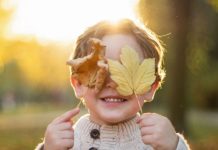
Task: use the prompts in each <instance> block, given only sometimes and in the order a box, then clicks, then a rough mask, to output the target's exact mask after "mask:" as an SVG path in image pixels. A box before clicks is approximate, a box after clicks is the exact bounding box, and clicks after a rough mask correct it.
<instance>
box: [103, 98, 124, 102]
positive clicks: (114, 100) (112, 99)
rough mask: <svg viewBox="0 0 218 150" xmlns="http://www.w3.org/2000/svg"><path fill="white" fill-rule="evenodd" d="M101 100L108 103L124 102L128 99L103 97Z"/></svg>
mask: <svg viewBox="0 0 218 150" xmlns="http://www.w3.org/2000/svg"><path fill="white" fill-rule="evenodd" d="M101 100H102V101H104V102H107V103H122V102H126V101H127V99H124V98H101Z"/></svg>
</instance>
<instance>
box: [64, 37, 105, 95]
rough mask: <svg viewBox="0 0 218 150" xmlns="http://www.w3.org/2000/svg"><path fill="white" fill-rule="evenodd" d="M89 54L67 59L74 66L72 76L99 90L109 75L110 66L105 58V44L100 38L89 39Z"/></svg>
mask: <svg viewBox="0 0 218 150" xmlns="http://www.w3.org/2000/svg"><path fill="white" fill-rule="evenodd" d="M89 47H90V48H89V51H90V52H91V53H90V54H89V55H87V56H85V57H82V58H77V59H73V60H69V61H67V64H68V65H70V66H72V77H74V78H75V79H77V80H78V81H79V82H80V83H81V84H83V85H85V86H88V87H90V88H95V90H96V91H99V90H100V89H101V88H102V86H103V84H104V80H105V78H106V76H107V72H108V67H107V64H106V61H105V58H104V54H105V45H104V44H103V43H102V42H101V41H100V40H99V39H94V38H92V39H90V40H89Z"/></svg>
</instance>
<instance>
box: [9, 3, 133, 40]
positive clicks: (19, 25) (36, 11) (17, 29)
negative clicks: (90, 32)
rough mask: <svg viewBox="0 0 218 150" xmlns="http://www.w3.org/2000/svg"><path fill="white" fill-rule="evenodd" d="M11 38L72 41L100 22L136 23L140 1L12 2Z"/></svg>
mask: <svg viewBox="0 0 218 150" xmlns="http://www.w3.org/2000/svg"><path fill="white" fill-rule="evenodd" d="M12 1H13V4H14V5H15V6H16V11H15V13H14V15H13V18H12V22H11V25H10V28H9V31H10V32H9V34H10V35H11V36H18V35H30V36H35V37H37V38H41V39H49V40H60V41H68V40H73V39H74V38H75V37H76V36H78V35H79V34H81V33H82V31H84V29H85V28H87V27H88V26H91V25H93V24H95V23H96V22H98V21H100V20H109V21H112V22H116V21H117V20H119V19H120V18H130V19H134V18H135V15H134V6H135V4H136V3H137V0H12Z"/></svg>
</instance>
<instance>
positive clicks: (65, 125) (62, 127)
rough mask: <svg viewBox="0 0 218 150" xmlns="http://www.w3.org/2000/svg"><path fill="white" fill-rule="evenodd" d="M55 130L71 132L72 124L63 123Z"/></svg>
mask: <svg viewBox="0 0 218 150" xmlns="http://www.w3.org/2000/svg"><path fill="white" fill-rule="evenodd" d="M56 130H59V131H62V130H73V128H72V123H71V122H63V123H61V124H58V125H57V127H56Z"/></svg>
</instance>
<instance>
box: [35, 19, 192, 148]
mask: <svg viewBox="0 0 218 150" xmlns="http://www.w3.org/2000/svg"><path fill="white" fill-rule="evenodd" d="M162 59H163V47H162V46H161V44H160V42H159V40H158V39H157V37H156V36H155V35H154V33H152V32H151V31H149V30H148V29H146V28H140V27H139V26H137V25H136V24H134V23H133V22H132V21H131V20H128V19H124V20H121V21H120V22H119V23H118V24H116V25H115V24H110V23H109V22H106V21H105V22H100V23H98V24H96V25H95V26H93V27H90V28H88V29H87V30H86V31H85V32H84V33H83V34H82V35H81V36H79V38H78V39H77V42H76V47H75V50H74V55H73V58H72V59H71V60H69V61H68V64H69V65H70V66H71V84H72V86H73V88H74V92H75V94H76V96H77V98H79V99H80V100H81V101H83V103H84V104H85V106H86V107H87V109H88V112H89V114H87V115H84V116H82V117H81V118H80V119H79V120H78V121H77V122H76V123H75V124H73V123H72V122H71V118H72V117H74V116H75V115H77V114H78V113H79V108H75V109H72V110H70V111H68V112H66V113H65V114H63V115H61V116H59V117H57V118H56V119H54V120H53V121H52V122H51V123H50V124H49V125H48V127H47V130H46V133H45V139H44V142H43V143H41V144H39V145H38V147H37V148H36V149H37V150H39V149H44V150H64V149H73V150H88V149H89V150H97V149H99V150H101V149H102V150H103V149H105V150H152V149H155V150H188V149H189V146H188V144H187V143H186V141H185V139H184V138H183V136H182V135H180V134H178V133H176V132H175V130H174V128H173V126H172V124H171V122H170V121H169V120H168V119H167V118H166V117H164V116H161V115H159V114H156V113H143V114H141V115H139V114H138V112H139V111H140V109H141V107H142V105H143V103H144V101H151V100H152V99H153V97H154V95H155V92H156V90H157V89H158V87H159V86H160V84H161V81H162V80H163V78H164V71H163V68H162ZM72 125H73V128H72Z"/></svg>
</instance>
